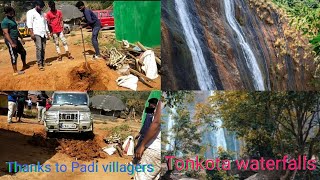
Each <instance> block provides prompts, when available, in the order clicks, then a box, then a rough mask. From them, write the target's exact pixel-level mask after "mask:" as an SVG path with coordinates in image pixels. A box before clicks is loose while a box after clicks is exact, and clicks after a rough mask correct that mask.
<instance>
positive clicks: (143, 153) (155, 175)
mask: <svg viewBox="0 0 320 180" xmlns="http://www.w3.org/2000/svg"><path fill="white" fill-rule="evenodd" d="M161 109H162V108H161V102H160V101H159V103H158V105H157V107H156V112H155V116H154V119H153V121H152V123H151V125H150V128H149V130H148V131H147V134H146V136H145V137H144V139H143V140H142V142H141V144H140V146H139V147H138V148H137V150H136V152H135V158H136V159H139V160H140V162H139V164H140V165H142V166H143V165H150V164H151V165H152V166H153V171H152V172H149V171H142V172H135V174H134V179H135V180H149V179H150V180H151V179H152V180H158V179H160V171H161V132H160V129H161V128H160V127H161V121H160V119H161Z"/></svg>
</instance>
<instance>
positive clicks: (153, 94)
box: [141, 91, 161, 127]
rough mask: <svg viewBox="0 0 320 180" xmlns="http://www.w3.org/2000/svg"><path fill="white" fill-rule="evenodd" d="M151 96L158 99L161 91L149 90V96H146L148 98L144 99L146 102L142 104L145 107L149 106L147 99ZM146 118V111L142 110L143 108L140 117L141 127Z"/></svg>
mask: <svg viewBox="0 0 320 180" xmlns="http://www.w3.org/2000/svg"><path fill="white" fill-rule="evenodd" d="M152 98H157V99H159V100H160V98H161V91H151V92H150V95H149V97H148V100H147V101H146V103H145V105H144V107H145V108H146V107H148V106H149V102H148V101H149V99H152ZM145 119H146V113H145V112H144V110H143V114H142V118H141V122H142V123H141V127H142V126H143V124H144V120H145Z"/></svg>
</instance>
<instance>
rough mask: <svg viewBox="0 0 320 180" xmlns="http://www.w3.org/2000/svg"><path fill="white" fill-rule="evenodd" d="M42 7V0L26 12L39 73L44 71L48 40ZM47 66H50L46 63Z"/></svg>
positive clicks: (37, 0) (48, 35) (47, 30)
mask: <svg viewBox="0 0 320 180" xmlns="http://www.w3.org/2000/svg"><path fill="white" fill-rule="evenodd" d="M44 6H45V4H44V2H43V0H36V1H35V8H33V9H31V10H29V11H28V12H27V26H28V28H29V30H30V35H31V39H32V40H34V42H35V45H36V54H37V62H38V68H39V70H40V71H44V61H45V48H46V41H47V40H49V39H50V34H49V29H48V24H47V21H46V19H45V17H44V14H43V12H42V9H43V8H44ZM47 65H51V64H50V63H47Z"/></svg>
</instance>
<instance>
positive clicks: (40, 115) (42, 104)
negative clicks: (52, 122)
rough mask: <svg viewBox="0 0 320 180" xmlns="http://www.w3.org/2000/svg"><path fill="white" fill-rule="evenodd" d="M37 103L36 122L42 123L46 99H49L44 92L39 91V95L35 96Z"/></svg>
mask: <svg viewBox="0 0 320 180" xmlns="http://www.w3.org/2000/svg"><path fill="white" fill-rule="evenodd" d="M37 99H38V100H37V101H38V103H39V104H38V122H41V121H43V120H44V119H43V118H44V113H45V112H46V104H47V99H49V97H48V95H47V94H46V92H45V91H41V94H39V95H38V96H37Z"/></svg>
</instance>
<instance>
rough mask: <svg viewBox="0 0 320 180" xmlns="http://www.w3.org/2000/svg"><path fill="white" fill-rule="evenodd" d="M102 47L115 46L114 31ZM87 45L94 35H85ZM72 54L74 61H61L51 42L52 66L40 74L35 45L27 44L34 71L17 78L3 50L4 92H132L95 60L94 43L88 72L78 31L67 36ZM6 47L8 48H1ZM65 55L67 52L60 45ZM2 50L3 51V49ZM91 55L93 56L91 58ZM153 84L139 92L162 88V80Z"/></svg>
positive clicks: (107, 33) (48, 56)
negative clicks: (113, 40)
mask: <svg viewBox="0 0 320 180" xmlns="http://www.w3.org/2000/svg"><path fill="white" fill-rule="evenodd" d="M101 33H102V35H101V38H100V39H99V43H100V44H103V45H106V46H112V41H111V40H112V39H114V36H115V35H114V31H110V30H109V31H102V32H101ZM84 37H85V40H86V41H87V42H90V38H91V33H90V32H84ZM67 41H68V44H69V50H70V52H71V53H72V55H73V56H74V58H75V59H74V60H68V59H67V58H66V57H64V58H63V61H61V62H59V61H57V53H56V50H55V46H54V43H53V40H52V38H51V40H50V41H48V42H47V47H46V62H51V63H52V65H51V66H46V67H45V71H39V70H38V67H37V64H36V55H35V45H34V42H33V41H27V42H26V44H25V45H24V47H25V49H26V51H27V63H28V65H30V66H31V67H30V68H29V69H27V70H26V71H25V74H23V75H19V76H13V70H12V66H11V62H10V56H9V52H8V50H7V49H5V50H3V49H2V50H0V57H1V58H0V77H1V81H0V89H2V90H39V89H41V90H78V91H79V90H116V91H118V90H128V89H125V88H122V87H119V86H118V85H117V84H116V79H117V78H118V77H120V75H119V74H118V73H117V72H116V71H114V70H112V69H110V68H109V67H108V66H107V65H106V62H105V61H104V60H97V61H94V60H92V56H93V52H94V51H93V47H92V46H91V45H90V43H88V44H86V52H87V54H88V55H87V59H88V62H89V66H90V68H91V70H92V71H91V72H89V73H88V71H85V70H84V68H83V67H84V66H83V65H84V62H85V59H84V56H83V54H82V52H83V47H82V41H81V34H80V31H74V32H73V33H72V35H68V36H67ZM110 41H111V42H110ZM1 46H2V47H6V46H5V45H3V44H1ZM60 48H61V51H62V52H64V49H63V46H62V45H61V42H60ZM0 49H1V48H0ZM89 54H90V55H89ZM18 68H22V62H21V59H20V57H19V59H18ZM155 81H156V82H155V83H152V85H153V86H154V88H150V87H148V86H146V85H144V84H142V83H141V82H139V83H138V90H139V91H147V90H152V89H160V88H161V78H160V77H159V78H158V79H156V80H155Z"/></svg>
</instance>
